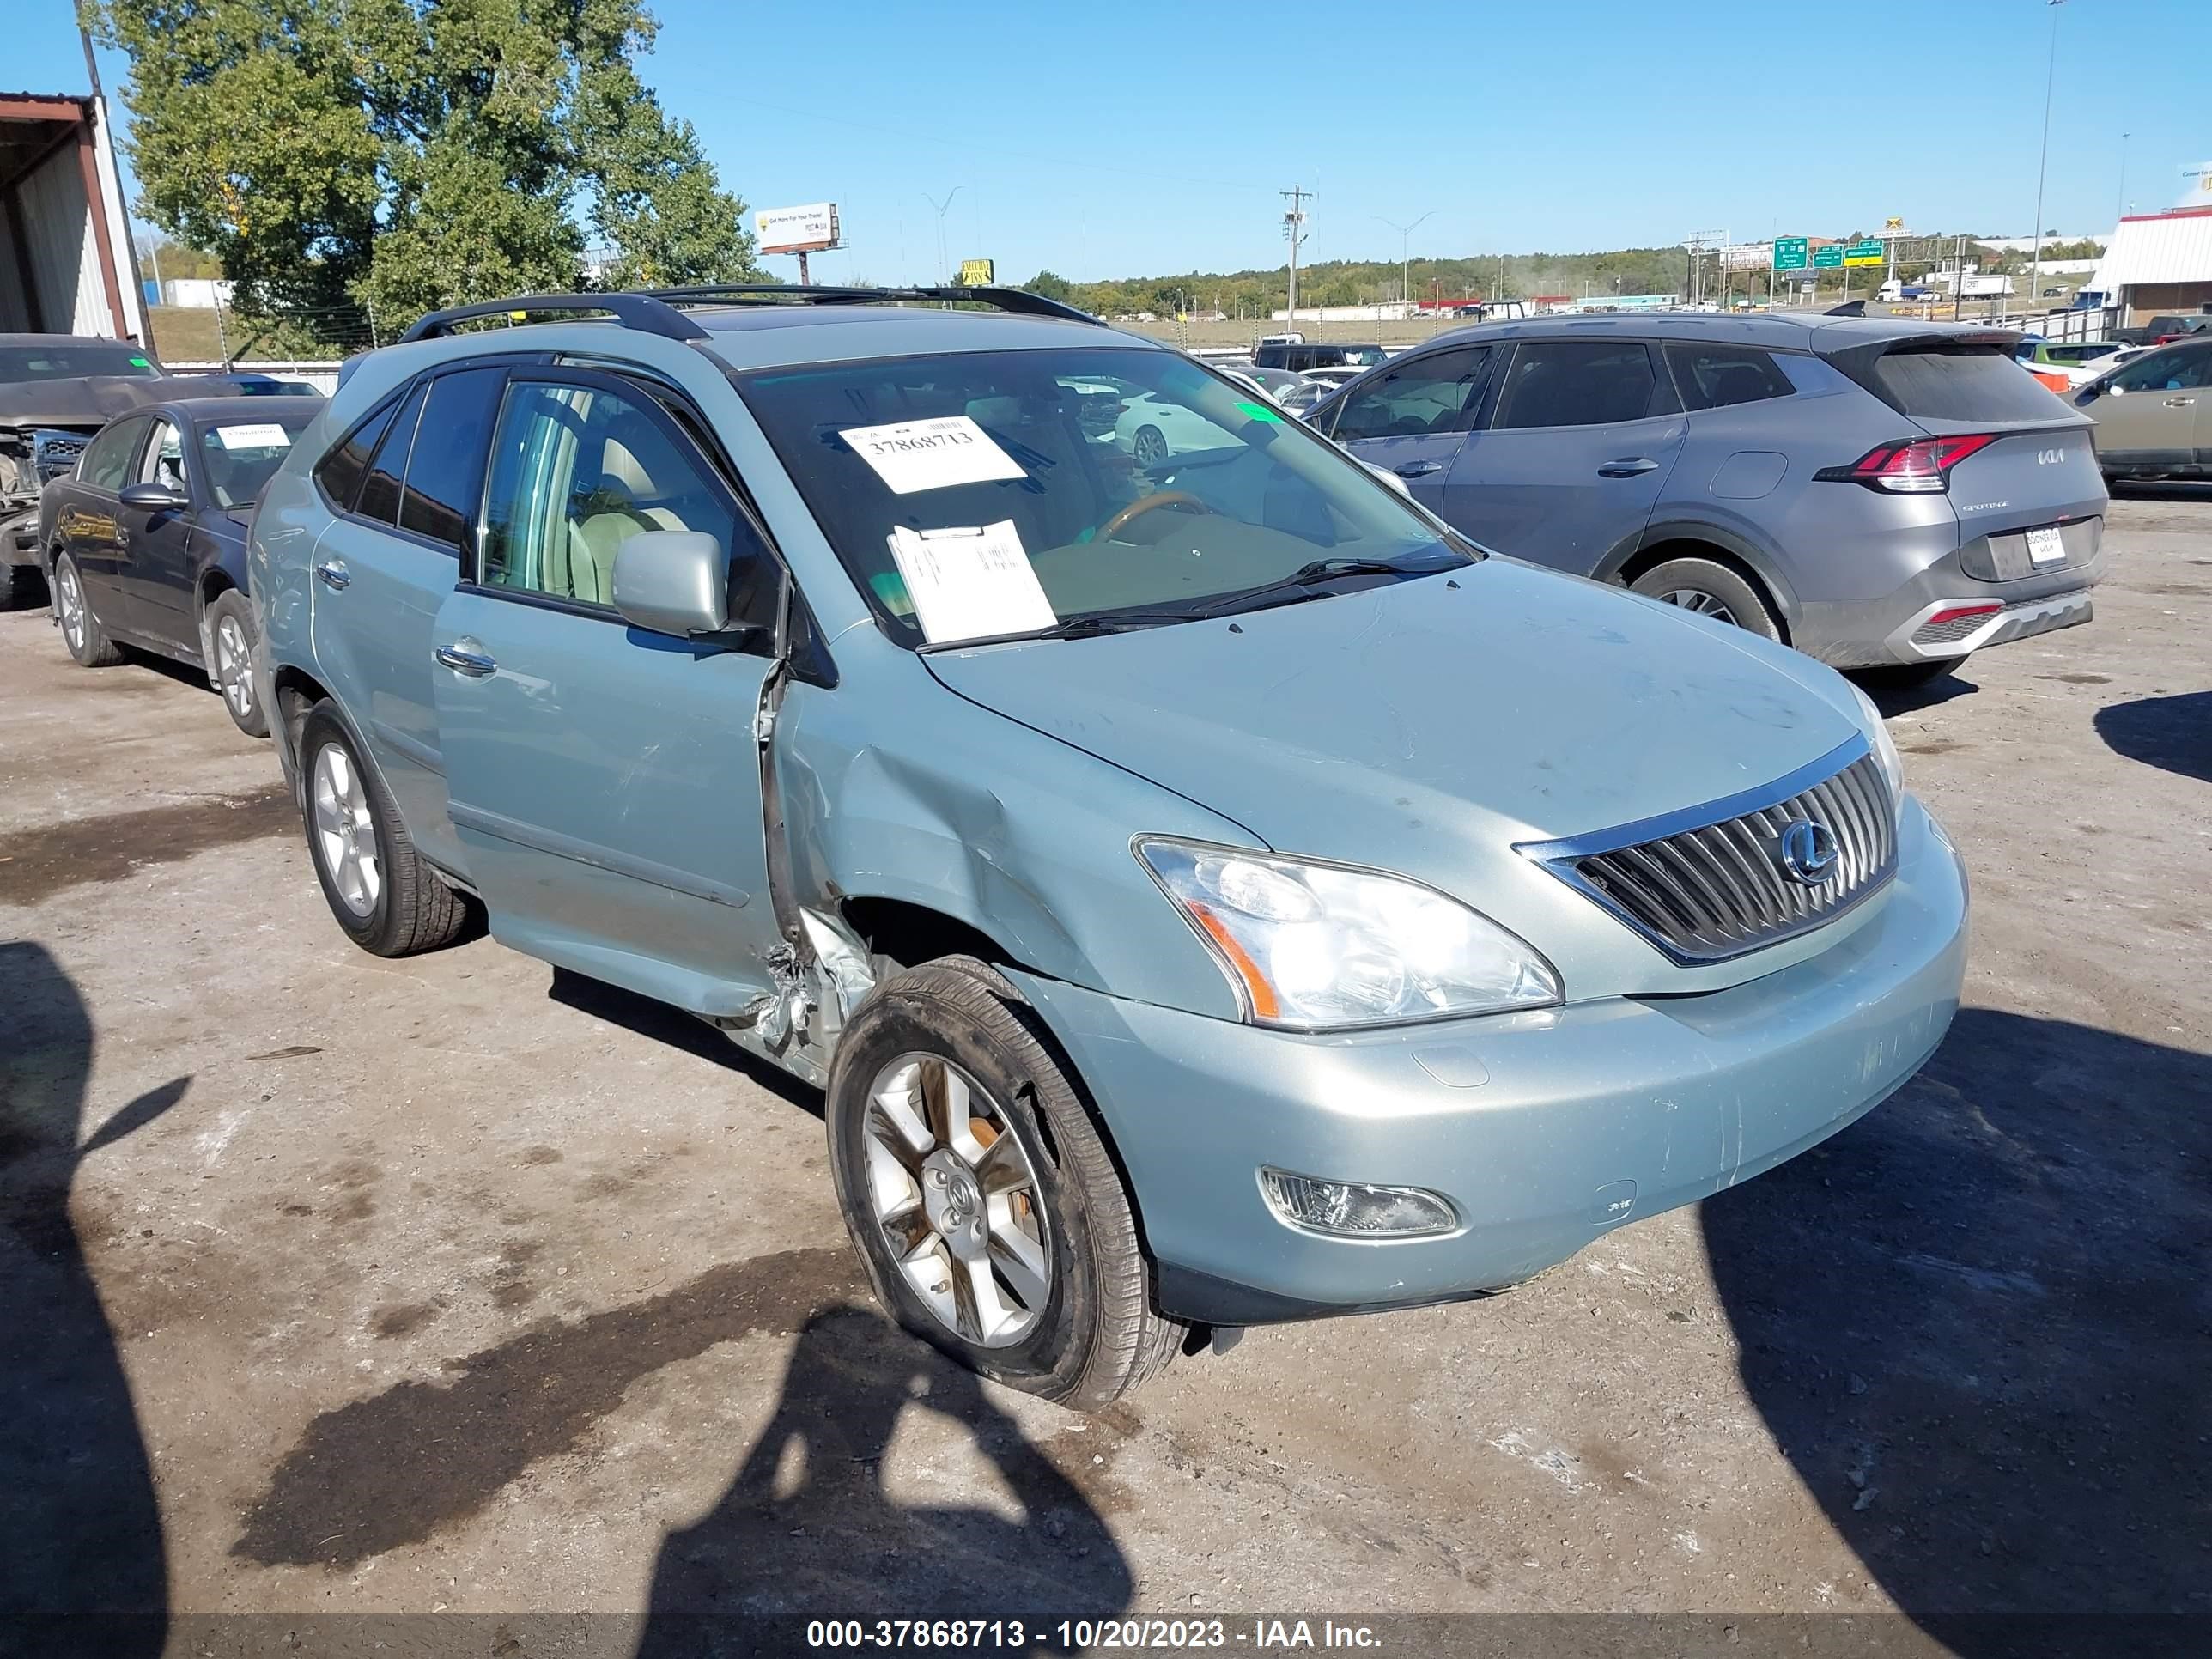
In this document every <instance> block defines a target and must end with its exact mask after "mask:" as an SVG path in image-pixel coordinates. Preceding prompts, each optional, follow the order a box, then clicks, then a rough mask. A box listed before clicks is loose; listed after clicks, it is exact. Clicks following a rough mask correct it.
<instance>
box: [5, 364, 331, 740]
mask: <svg viewBox="0 0 2212 1659" xmlns="http://www.w3.org/2000/svg"><path fill="white" fill-rule="evenodd" d="M326 406H327V405H326V404H325V401H324V399H322V398H319V397H311V398H253V399H252V400H251V401H250V402H249V401H247V400H245V399H241V398H237V397H234V396H233V397H222V398H185V399H182V400H179V401H175V402H171V403H164V404H151V405H149V406H148V407H147V408H144V409H141V410H132V411H131V413H129V414H128V415H125V416H119V417H118V418H117V419H115V420H113V421H111V422H108V424H107V425H106V426H105V427H103V428H100V434H99V435H98V436H97V437H95V438H94V439H93V441H91V442H90V443H89V444H88V445H87V446H86V447H85V451H84V453H83V455H82V457H81V458H80V459H78V461H77V465H76V471H75V472H73V473H71V474H70V475H68V476H67V477H60V478H57V479H55V480H54V481H53V482H52V483H50V484H48V485H47V486H46V492H45V494H44V495H42V496H41V497H40V501H39V544H40V548H41V550H43V553H44V556H45V559H46V567H47V570H46V574H47V581H48V585H49V586H50V587H51V589H52V593H53V606H54V618H55V620H56V621H57V622H58V623H60V624H61V630H62V637H63V638H64V640H65V641H68V644H69V649H70V655H71V656H72V657H75V658H76V659H77V661H79V662H81V663H82V664H83V665H85V666H86V667H88V668H97V667H100V666H103V665H106V664H108V663H112V662H118V661H120V660H121V659H122V653H121V651H120V650H118V647H119V646H123V645H131V646H137V647H140V648H141V649H143V650H146V651H150V652H153V653H155V654H156V655H159V656H163V657H171V658H174V659H176V660H178V661H179V662H185V663H190V664H191V665H192V666H194V667H195V668H199V669H204V671H206V673H207V676H208V678H209V680H210V682H211V683H212V684H214V686H215V688H216V690H218V691H220V692H222V700H223V707H224V708H227V709H228V711H229V713H230V717H231V719H232V720H234V721H236V722H237V724H238V728H239V730H240V731H241V732H246V734H247V735H248V736H250V737H256V738H259V737H266V736H267V735H268V732H269V722H268V718H267V716H266V714H264V711H263V709H262V708H261V705H260V702H259V701H258V698H257V697H256V696H255V695H254V690H253V673H252V642H253V613H252V610H251V609H250V608H249V607H248V606H247V605H246V520H247V519H248V518H249V517H251V516H252V511H253V503H254V501H256V500H257V499H258V497H259V496H260V494H261V487H262V485H263V484H264V483H267V482H268V479H269V477H270V474H271V473H273V472H275V471H276V468H277V466H278V465H280V464H281V463H282V462H283V459H284V457H285V456H286V455H287V454H288V453H290V450H291V447H292V441H293V440H294V439H295V438H296V437H297V436H299V435H300V434H301V432H303V431H305V430H306V429H307V425H308V423H309V422H312V421H313V419H314V418H315V417H316V416H318V415H319V414H321V413H322V411H323V410H324V409H325V407H326Z"/></svg>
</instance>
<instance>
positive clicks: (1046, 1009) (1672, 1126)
mask: <svg viewBox="0 0 2212 1659" xmlns="http://www.w3.org/2000/svg"><path fill="white" fill-rule="evenodd" d="M1866 908H1875V915H1872V916H1871V917H1869V919H1868V920H1867V921H1865V922H1864V923H1863V925H1860V926H1858V927H1856V928H1855V929H1854V930H1853V931H1851V932H1850V934H1849V936H1848V937H1846V938H1844V939H1841V940H1839V942H1838V944H1837V945H1834V946H1833V947H1832V949H1830V950H1828V951H1823V952H1822V953H1820V955H1817V956H1814V957H1809V958H1808V959H1806V960H1804V961H1802V962H1800V963H1796V965H1795V966H1792V967H1789V968H1784V969H1779V970H1778V971H1777V972H1775V973H1772V974H1769V975H1765V977H1763V978H1759V979H1755V980H1753V981H1749V982H1747V983H1745V984H1741V985H1738V986H1735V987H1731V988H1729V989H1728V990H1724V991H1716V992H1710V993H1705V994H1698V995H1692V996H1682V997H1664V998H1661V997H1651V998H1622V999H1608V1000H1600V1001H1593V1002H1587V1003H1578V1004H1574V1005H1571V1006H1567V1007H1565V1008H1559V1009H1552V1010H1545V1011H1541V1012H1532V1013H1522V1014H1506V1015H1492V1016H1489V1017H1486V1018H1476V1019H1465V1020H1455V1021H1449V1022H1443V1023H1439V1024H1427V1025H1419V1026H1410V1027H1400V1028H1397V1029H1395V1030H1387V1031H1377V1032H1364V1033H1352V1034H1337V1035H1331V1036H1297V1035H1294V1034H1290V1033H1285V1032H1280V1031H1271V1030H1264V1029H1261V1028H1259V1027H1255V1026H1249V1025H1243V1024H1235V1023H1233V1022H1230V1021H1225V1020H1219V1019H1212V1018H1206V1017H1204V1016H1201V1015H1195V1014H1188V1013H1182V1012H1176V1011H1175V1010H1171V1009H1166V1008H1160V1007H1155V1006H1152V1005H1150V1004H1145V1003H1134V1002H1128V1001H1124V1000H1121V999H1118V998H1115V997H1111V996H1108V995H1105V994H1102V993H1098V992H1095V991H1089V990H1083V989H1079V988H1077V987H1073V986H1069V985H1066V984H1063V983H1060V982H1058V981H1051V980H1044V979H1040V978H1038V977H1036V975H1028V974H1022V973H1015V974H1013V975H1011V976H1012V978H1013V979H1014V980H1015V981H1016V982H1017V983H1018V984H1019V985H1020V986H1021V987H1022V989H1023V990H1024V992H1025V993H1026V994H1028V995H1029V997H1030V1000H1031V1001H1032V1002H1033V1004H1034V1005H1035V1006H1036V1007H1037V1008H1038V1009H1039V1010H1040V1011H1041V1012H1042V1014H1043V1017H1044V1018H1045V1020H1046V1022H1047V1024H1049V1025H1050V1027H1051V1028H1052V1030H1053V1031H1054V1035H1055V1036H1057V1037H1058V1038H1059V1039H1060V1042H1061V1044H1062V1045H1063V1046H1064V1047H1065V1048H1066V1051H1067V1053H1068V1054H1069V1055H1070V1057H1071V1058H1072V1059H1073V1061H1074V1063H1075V1066H1076V1067H1077V1069H1078V1070H1079V1072H1080V1073H1081V1074H1082V1076H1083V1079H1084V1080H1085V1083H1086V1084H1087V1085H1088V1086H1089V1087H1090V1089H1091V1093H1092V1095H1093V1097H1095V1098H1096V1099H1097V1103H1098V1105H1099V1109H1100V1110H1101V1112H1102V1114H1103V1115H1104V1117H1105V1119H1106V1121H1107V1125H1108V1127H1109V1128H1110V1130H1111V1131H1112V1133H1113V1136H1114V1139H1115V1145H1116V1147H1117V1149H1118V1151H1119V1152H1120V1153H1121V1158H1122V1161H1123V1165H1124V1167H1125V1168H1126V1169H1127V1172H1128V1175H1129V1179H1130V1183H1131V1185H1132V1187H1133V1190H1134V1194H1135V1197H1136V1202H1137V1206H1138V1210H1139V1214H1140V1216H1141V1218H1142V1220H1143V1225H1144V1229H1145V1234H1146V1242H1147V1244H1148V1245H1149V1247H1150V1249H1151V1251H1152V1255H1153V1258H1154V1261H1155V1263H1156V1265H1157V1267H1158V1296H1159V1301H1160V1304H1161V1307H1162V1310H1163V1311H1164V1312H1167V1313H1170V1314H1173V1315H1176V1316H1180V1317H1182V1318H1186V1319H1191V1320H1195V1321H1200V1322H1206V1323H1212V1324H1223V1325H1235V1324H1250V1323H1256V1322H1263V1321H1267V1320H1279V1319H1291V1318H1301V1317H1308V1316H1314V1315H1317V1314H1328V1313H1351V1312H1357V1311H1362V1310H1370V1309H1376V1308H1385V1307H1396V1306H1407V1305H1412V1304H1420V1303H1425V1302H1436V1301H1443V1300H1449V1299H1451V1298H1453V1297H1462V1296H1468V1295H1472V1294H1474V1293H1477V1292H1480V1291H1485V1290H1492V1289H1497V1288H1498V1287H1501V1286H1504V1285H1510V1284H1514V1283H1516V1282H1517V1281H1519V1280H1521V1279H1526V1278H1528V1276H1529V1275H1530V1274H1532V1273H1536V1272H1538V1271H1540V1270H1541V1269H1542V1268H1545V1267H1549V1266H1551V1265H1552V1264H1553V1263H1554V1262H1558V1261H1564V1260H1565V1259H1566V1258H1567V1257H1568V1256H1570V1255H1573V1254H1574V1253H1575V1252H1576V1251H1577V1250H1579V1249H1582V1248H1583V1246H1584V1245H1586V1244H1588V1243H1589V1242H1590V1241H1591V1240H1593V1239H1595V1238H1596V1237H1598V1236H1599V1235H1601V1234H1602V1233H1604V1232H1607V1231H1610V1230H1611V1229H1612V1228H1613V1227H1616V1226H1619V1225H1621V1224H1622V1223H1623V1222H1626V1221H1630V1220H1636V1219H1640V1218H1643V1217H1644V1216H1648V1215H1655V1214H1657V1213H1659V1212H1662V1211H1664V1210H1669V1209H1673V1208H1675V1207H1676V1206H1680V1205H1684V1204H1688V1203H1692V1202H1693V1201H1695V1200H1699V1199H1701V1198H1705V1197H1706V1196H1708V1195H1710V1194H1712V1193H1714V1192H1717V1191H1718V1190H1720V1189H1721V1188H1725V1187H1729V1186H1732V1185H1734V1184H1735V1182H1739V1181H1741V1180H1743V1179H1745V1178H1747V1176H1754V1175H1757V1174H1759V1172H1760V1171H1762V1170H1767V1169H1771V1168H1772V1167H1773V1166H1774V1165H1775V1164H1779V1163H1781V1162H1782V1161H1783V1160H1784V1159H1785V1158H1790V1157H1793V1156H1795V1155H1796V1153H1798V1152H1802V1151H1804V1150H1805V1149H1806V1148H1807V1147H1808V1146H1813V1145H1814V1144H1815V1143H1817V1142H1819V1141H1820V1140H1822V1139H1826V1137H1827V1136H1829V1135H1832V1134H1833V1133H1835V1132H1836V1131H1837V1130H1838V1129H1840V1128H1842V1127H1844V1126H1845V1125H1846V1124H1848V1123H1850V1122H1851V1121H1853V1120H1854V1119H1856V1118H1857V1117H1858V1116H1859V1115H1862V1114H1863V1113H1864V1112H1866V1111H1867V1110H1868V1109H1870V1108H1871V1107H1873V1106H1874V1105H1875V1104H1876V1103H1879V1102H1880V1101H1881V1100H1882V1099H1883V1098H1885V1097H1887V1095H1889V1094H1890V1093H1891V1092H1892V1091H1893V1090H1895V1089H1896V1088H1897V1087H1898V1086H1899V1085H1901V1084H1903V1083H1904V1082H1905V1079H1908V1078H1910V1077H1911V1075H1912V1073H1914V1072H1915V1071H1917V1069H1918V1068H1919V1066H1921V1064H1922V1063H1923V1061H1924V1060H1927V1058H1928V1056H1929V1054H1932V1053H1933V1052H1934V1051H1935V1048H1936V1045H1937V1044H1938V1043H1939V1042H1942V1037H1943V1034H1944V1032H1945V1030H1947V1029H1948V1027H1949V1024H1950V1022H1951V1017H1952V1015H1953V1013H1954V1012H1956V1010H1957V1008H1958V1003H1959V989H1960V983H1961V981H1962V979H1963V977H1964V974H1965V969H1966V878H1965V873H1964V872H1963V870H1962V869H1961V867H1960V864H1959V861H1958V858H1957V855H1956V854H1955V853H1954V851H1953V850H1952V848H1951V846H1950V844H1949V842H1948V841H1947V840H1945V839H1944V837H1943V836H1942V832H1941V831H1940V830H1938V829H1936V827H1935V824H1934V823H1933V821H1932V820H1930V819H1929V817H1928V816H1927V814H1926V813H1925V812H1924V811H1923V810H1922V808H1921V807H1920V805H1919V804H1918V803H1917V801H1912V800H1911V799H1908V800H1907V801H1906V803H1905V819H1904V823H1903V826H1902V831H1901V835H1900V837H1899V866H1898V872H1897V875H1896V877H1895V878H1894V879H1893V881H1892V882H1891V884H1890V885H1889V887H1888V889H1887V890H1886V891H1885V892H1884V893H1883V894H1882V895H1881V896H1880V897H1879V898H1877V899H1875V900H1874V901H1872V902H1871V906H1870V907H1866ZM1263 1164H1264V1165H1273V1166H1274V1167H1276V1168H1279V1169H1284V1170H1291V1171H1294V1172H1296V1173H1298V1174H1301V1175H1309V1176H1319V1177H1321V1178H1322V1179H1326V1180H1342V1181H1358V1182H1374V1183H1377V1184H1381V1185H1395V1186H1414V1187H1420V1188H1428V1189H1431V1190H1433V1191H1437V1192H1441V1193H1443V1194H1445V1195H1446V1196H1447V1197H1449V1199H1450V1200H1452V1202H1453V1203H1454V1204H1455V1206H1457V1208H1458V1211H1459V1213H1460V1215H1461V1217H1462V1219H1463V1221H1464V1223H1465V1225H1464V1226H1463V1227H1462V1229H1461V1230H1460V1231H1457V1232H1455V1233H1453V1234H1450V1235H1449V1236H1446V1237H1432V1238H1422V1239H1408V1240H1399V1241H1390V1242H1376V1241H1370V1240H1355V1239H1344V1238H1334V1237H1322V1236H1319V1235H1316V1234H1313V1233H1308V1232H1302V1231H1294V1230H1293V1229H1291V1227H1290V1226H1288V1225H1285V1224H1284V1223H1283V1222H1281V1221H1279V1219H1277V1218H1276V1217H1275V1215H1274V1213H1273V1211H1271V1210H1270V1209H1269V1208H1268V1207H1267V1204H1266V1202H1265V1200H1263V1199H1262V1197H1261V1192H1260V1187H1259V1182H1258V1171H1259V1169H1260V1167H1261V1165H1263Z"/></svg>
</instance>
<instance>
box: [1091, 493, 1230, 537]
mask: <svg viewBox="0 0 2212 1659" xmlns="http://www.w3.org/2000/svg"><path fill="white" fill-rule="evenodd" d="M1161 507H1191V508H1194V509H1195V510H1196V511H1198V512H1200V513H1211V512H1212V511H1213V509H1212V507H1208V506H1207V505H1206V503H1205V502H1204V501H1200V500H1199V498H1198V497H1197V496H1195V495H1192V494H1191V493H1190V491H1188V489H1156V490H1154V491H1153V492H1152V494H1151V495H1145V496H1141V497H1139V499H1138V500H1136V501H1131V502H1130V503H1129V504H1128V506H1127V507H1123V508H1122V509H1121V511H1120V512H1119V513H1115V515H1114V516H1113V517H1112V518H1110V519H1109V520H1106V522H1105V523H1104V524H1102V525H1100V526H1098V534H1097V539H1098V540H1100V541H1102V542H1103V541H1110V540H1112V539H1113V538H1114V537H1115V535H1117V534H1118V533H1119V532H1121V531H1124V530H1127V528H1128V527H1129V526H1131V525H1132V524H1133V523H1134V522H1136V520H1139V519H1140V518H1142V517H1143V516H1144V515H1145V514H1146V513H1152V512H1157V511H1158V509H1159V508H1161Z"/></svg>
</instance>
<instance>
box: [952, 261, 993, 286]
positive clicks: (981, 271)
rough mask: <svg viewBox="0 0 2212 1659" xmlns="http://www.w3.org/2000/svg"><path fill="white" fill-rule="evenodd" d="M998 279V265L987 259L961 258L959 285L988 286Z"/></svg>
mask: <svg viewBox="0 0 2212 1659" xmlns="http://www.w3.org/2000/svg"><path fill="white" fill-rule="evenodd" d="M997 280H998V267H997V266H995V265H994V264H992V263H991V262H990V261H989V260H988V259H963V260H962V261H961V262H960V286H961V287H963V288H988V287H990V286H991V284H992V283H994V282H996V281H997Z"/></svg>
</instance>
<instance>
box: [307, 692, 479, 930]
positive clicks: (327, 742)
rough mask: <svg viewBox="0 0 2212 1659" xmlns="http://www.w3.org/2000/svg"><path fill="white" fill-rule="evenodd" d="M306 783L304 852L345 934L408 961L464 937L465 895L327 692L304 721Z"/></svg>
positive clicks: (466, 918)
mask: <svg viewBox="0 0 2212 1659" xmlns="http://www.w3.org/2000/svg"><path fill="white" fill-rule="evenodd" d="M300 789H301V799H300V810H301V817H302V818H303V819H304V821H305V823H306V826H307V856H308V857H309V859H310V860H313V863H314V866H315V876H316V878H317V879H318V880H319V881H320V882H321V883H322V886H323V897H324V899H325V901H327V902H328V903H329V904H330V907H331V915H333V916H335V917H336V918H337V924H338V926H339V927H343V929H344V930H345V933H346V937H347V938H348V939H351V940H352V941H353V942H354V943H355V944H356V945H359V946H361V948H362V950H364V951H368V953H369V954H370V955H372V956H379V957H407V956H413V955H415V954H416V952H417V951H435V950H436V949H437V948H438V947H439V946H440V945H450V944H452V943H453V940H454V939H457V938H458V937H459V935H460V932H461V929H462V927H464V926H465V924H466V922H467V921H468V907H467V902H466V901H465V900H464V899H463V898H462V897H461V896H460V895H459V893H457V892H455V891H454V890H453V889H452V888H450V887H448V886H447V885H446V884H445V883H444V882H442V881H441V880H439V879H438V877H437V874H436V872H435V871H433V870H432V869H431V868H430V866H428V864H427V863H425V862H424V861H423V860H422V854H419V853H417V852H416V850H415V843H414V842H412V841H410V839H409V838H408V835H407V826H406V825H405V824H404V823H401V822H400V818H399V811H398V808H397V807H396V806H394V805H392V797H391V796H390V795H388V794H386V793H385V789H384V784H383V781H382V780H380V778H379V777H378V776H377V775H376V774H375V773H374V772H372V771H370V770H369V769H368V768H367V767H366V766H364V765H362V761H361V755H360V753H359V751H358V750H356V749H355V748H354V744H353V739H352V738H351V737H349V735H348V734H347V732H346V729H345V725H344V723H343V721H341V720H339V719H338V717H337V713H336V711H335V710H333V709H332V708H331V704H330V702H329V700H328V699H327V698H326V699H325V700H324V701H323V702H319V703H317V704H316V705H315V706H314V707H313V708H311V709H309V710H308V711H307V720H305V721H304V722H302V723H301V727H300Z"/></svg>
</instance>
